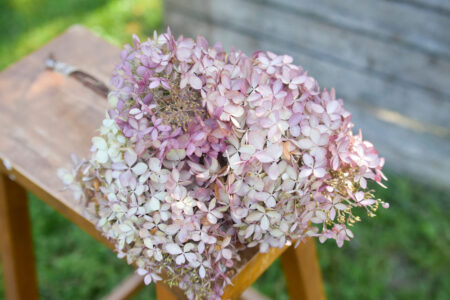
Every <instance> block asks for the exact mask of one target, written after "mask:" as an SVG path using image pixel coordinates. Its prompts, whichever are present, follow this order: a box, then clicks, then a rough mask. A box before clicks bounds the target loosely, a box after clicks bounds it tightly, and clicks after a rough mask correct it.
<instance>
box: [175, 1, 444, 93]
mask: <svg viewBox="0 0 450 300" xmlns="http://www.w3.org/2000/svg"><path fill="white" fill-rule="evenodd" d="M167 5H169V9H170V7H171V6H173V7H174V8H175V9H178V10H183V11H187V12H189V11H190V12H195V14H196V15H199V16H200V17H201V18H205V19H206V18H209V19H211V20H213V22H214V23H216V24H220V25H222V26H225V27H227V26H231V27H235V28H238V29H244V30H246V31H249V32H252V33H254V34H256V35H258V36H259V37H260V38H261V39H266V40H272V41H273V43H277V42H278V41H279V40H282V41H284V42H287V43H289V44H292V45H293V46H295V47H300V48H302V49H304V50H306V51H310V52H312V53H314V54H315V55H316V56H317V57H321V58H322V59H324V60H328V61H331V62H334V63H336V64H340V65H345V66H346V68H351V69H354V70H357V71H360V72H364V73H372V74H373V75H375V76H380V77H382V78H384V79H385V80H396V81H401V82H402V83H403V84H405V85H413V86H418V87H422V88H424V89H429V90H432V91H435V92H437V93H440V94H445V95H446V96H447V97H446V98H448V99H450V84H449V80H450V79H449V78H450V60H448V59H445V58H442V57H435V56H432V55H430V54H427V53H423V52H420V51H415V50H414V49H411V48H410V47H405V46H403V45H400V44H398V43H392V41H390V40H380V39H374V38H373V37H370V36H367V35H365V34H361V33H355V32H353V31H349V30H347V29H345V28H341V27H337V26H334V25H332V24H327V23H324V22H322V21H321V20H320V19H318V18H316V17H314V16H309V15H306V16H299V15H297V14H295V13H292V12H290V11H282V10H277V9H273V7H271V6H268V5H265V4H260V3H257V2H246V1H244V2H243V1H240V0H228V1H226V2H225V1H220V0H189V1H182V2H180V1H176V0H168V1H167ZM280 20H283V21H282V22H280ZM449 26H450V23H449Z"/></svg>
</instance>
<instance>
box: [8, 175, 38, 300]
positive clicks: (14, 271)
mask: <svg viewBox="0 0 450 300" xmlns="http://www.w3.org/2000/svg"><path fill="white" fill-rule="evenodd" d="M0 232H1V233H0V243H1V254H2V266H3V275H4V282H5V290H6V299H9V300H34V299H38V298H39V292H38V285H37V279H36V267H35V263H34V254H33V241H32V237H31V222H30V216H29V212H28V200H27V194H26V191H25V189H24V188H23V187H21V186H20V185H19V184H17V183H16V182H14V181H12V180H10V179H9V178H8V177H7V175H5V174H2V173H0Z"/></svg>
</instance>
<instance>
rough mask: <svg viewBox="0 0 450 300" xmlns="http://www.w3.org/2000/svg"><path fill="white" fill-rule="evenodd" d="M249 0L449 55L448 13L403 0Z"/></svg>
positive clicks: (449, 56)
mask: <svg viewBox="0 0 450 300" xmlns="http://www.w3.org/2000/svg"><path fill="white" fill-rule="evenodd" d="M250 1H257V2H261V3H267V4H270V5H271V7H272V8H274V9H284V10H290V11H292V12H296V13H301V14H302V15H310V14H313V15H316V16H318V17H321V18H322V19H324V20H328V21H330V22H332V23H333V24H335V25H336V26H341V27H345V28H348V29H350V30H354V31H357V32H366V33H367V34H370V35H373V36H375V37H378V38H381V39H387V40H390V41H391V42H393V43H401V44H404V45H407V46H409V47H413V48H417V49H419V50H422V51H426V52H429V53H434V54H436V55H441V56H445V57H447V58H450V35H449V34H448V31H447V28H450V19H449V17H448V14H441V13H436V11H433V10H427V9H421V8H420V7H417V6H413V5H405V3H404V2H403V1H385V0H379V1H373V0H343V1H334V0H315V1H308V0H299V1H291V0H250ZM405 1H408V0H405ZM423 1H428V0H423ZM438 1H442V0H438ZM443 1H446V0H443ZM447 3H448V1H447Z"/></svg>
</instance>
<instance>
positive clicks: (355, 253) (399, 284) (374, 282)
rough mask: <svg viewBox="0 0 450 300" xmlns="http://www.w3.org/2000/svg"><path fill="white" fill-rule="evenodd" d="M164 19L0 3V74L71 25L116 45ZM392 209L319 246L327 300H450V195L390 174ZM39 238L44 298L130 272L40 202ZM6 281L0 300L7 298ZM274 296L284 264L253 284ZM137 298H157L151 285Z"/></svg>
mask: <svg viewBox="0 0 450 300" xmlns="http://www.w3.org/2000/svg"><path fill="white" fill-rule="evenodd" d="M161 22H162V4H161V1H158V0H136V1H126V0H117V1H106V0H95V1H94V0H66V1H62V0H34V1H33V0H28V1H27V0H16V1H11V0H0V28H2V30H1V31H0V70H1V69H3V68H5V67H6V66H8V65H9V64H11V63H13V62H15V61H17V60H18V59H19V58H21V57H22V56H24V55H26V54H28V53H29V52H31V51H33V50H35V49H37V48H39V47H40V46H42V45H43V44H44V43H45V42H47V41H49V40H50V39H52V38H53V37H54V36H56V35H57V34H59V33H61V32H62V31H64V30H65V29H66V28H67V27H68V26H70V25H71V24H74V23H78V24H84V25H85V26H87V27H89V28H90V29H91V30H93V31H95V32H97V33H98V34H100V35H101V36H102V37H104V38H106V39H108V40H109V41H111V42H113V43H115V44H122V43H124V42H129V41H130V34H131V33H134V32H136V33H138V34H140V35H142V36H143V35H149V34H151V33H152V31H153V29H155V28H159V27H160V25H161ZM388 175H389V177H390V181H389V183H388V186H389V189H387V190H384V189H380V188H377V190H378V195H379V196H380V197H381V198H383V199H384V200H386V201H388V202H390V203H391V208H390V209H388V210H383V209H381V210H380V212H379V214H378V216H377V217H376V218H375V219H368V218H365V219H364V220H363V221H364V222H362V223H360V224H357V225H356V226H355V228H354V233H355V236H356V237H355V239H354V240H353V241H351V242H350V243H347V244H345V245H344V247H343V248H337V246H336V245H335V243H333V242H332V241H329V242H327V243H325V244H323V245H318V247H317V248H318V252H319V258H320V263H321V266H322V272H323V277H324V279H325V284H326V292H327V295H328V297H329V299H358V298H359V299H447V298H448V295H450V285H449V284H448V282H450V275H449V274H450V273H449V272H448V269H449V268H450V231H449V230H448V228H449V225H450V224H449V221H448V211H449V209H450V207H449V205H450V204H449V199H450V194H449V193H448V192H445V191H441V190H438V189H434V188H431V187H428V186H424V185H421V184H418V183H416V182H414V181H411V180H409V179H407V178H405V177H401V176H398V175H394V174H388ZM30 210H31V217H32V223H33V237H34V244H35V253H36V259H37V269H38V276H39V288H40V293H41V298H42V299H58V300H59V299H99V298H101V297H102V296H104V295H106V294H107V293H108V292H109V291H110V290H111V289H112V288H113V287H114V286H115V285H116V284H117V283H119V282H120V281H121V280H122V279H123V278H125V277H126V276H127V275H128V274H130V273H131V272H132V268H131V267H130V266H128V265H127V264H126V263H125V262H124V261H122V260H120V259H118V258H116V256H115V255H114V254H113V253H112V252H111V251H109V250H108V249H107V248H105V247H104V246H102V245H100V244H99V243H97V242H96V241H95V240H94V239H92V238H91V237H90V236H88V235H87V234H86V233H84V232H82V231H81V229H79V228H77V227H76V226H75V225H73V224H71V223H70V222H68V221H67V220H66V219H64V218H63V217H62V216H60V215H59V214H58V213H56V212H55V211H53V210H52V209H51V208H49V207H48V206H47V205H45V204H44V203H42V202H41V201H40V200H39V199H37V198H36V197H34V196H31V197H30ZM2 282H3V280H2V278H1V275H0V299H2V297H3V295H4V290H3V284H2ZM255 287H256V288H257V289H259V290H260V291H262V292H263V293H265V294H266V295H268V296H269V297H270V298H272V299H277V300H278V299H279V300H283V299H288V297H287V294H286V287H285V282H284V279H283V275H282V271H281V267H280V262H279V261H276V262H275V263H274V264H273V265H272V267H271V268H270V269H269V270H268V271H267V272H266V273H265V274H264V275H263V276H262V277H261V278H260V279H259V280H258V281H257V282H256V284H255ZM136 299H154V289H153V287H147V288H145V289H144V290H142V292H141V293H140V294H139V295H138V296H137V297H136Z"/></svg>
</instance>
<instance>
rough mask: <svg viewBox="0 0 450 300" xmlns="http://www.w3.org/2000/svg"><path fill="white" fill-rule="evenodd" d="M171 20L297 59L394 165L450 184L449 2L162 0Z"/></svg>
mask: <svg viewBox="0 0 450 300" xmlns="http://www.w3.org/2000/svg"><path fill="white" fill-rule="evenodd" d="M165 20H166V24H167V25H168V26H170V27H171V29H172V31H173V32H174V33H175V34H183V35H185V36H190V37H196V36H197V35H198V34H201V35H204V36H205V37H207V38H208V40H209V41H210V42H217V41H221V42H222V43H223V44H224V46H225V47H226V48H228V49H230V48H231V47H232V46H235V47H236V48H239V49H242V50H244V51H246V52H247V53H249V54H250V53H251V52H252V51H255V50H270V51H273V52H275V53H279V54H284V53H286V54H289V55H291V56H293V57H294V59H295V62H296V63H297V64H300V65H302V66H303V67H304V68H305V69H306V70H309V71H310V72H309V73H310V74H311V75H312V76H314V77H315V78H317V80H318V81H319V83H320V84H321V86H322V87H326V88H331V87H335V88H336V90H337V94H338V96H339V97H341V98H344V99H345V100H346V107H347V109H348V110H350V111H351V112H352V113H353V115H354V117H353V118H354V121H355V124H357V126H358V127H361V128H362V129H363V132H364V133H365V137H366V138H367V139H370V140H371V141H373V142H374V143H375V145H376V146H377V148H378V149H379V150H380V152H381V154H382V155H383V156H385V157H386V159H387V165H388V166H389V168H390V169H393V170H396V171H398V172H402V173H407V174H411V175H413V176H415V177H417V178H420V179H421V180H425V181H428V182H433V183H437V184H439V185H443V186H447V187H449V186H450V184H449V183H450V1H448V0H428V1H427V0H339V1H336V0H314V1H310V0H299V1H296V0H226V1H224V0H181V1H179V0H166V1H165ZM356 129H357V128H356Z"/></svg>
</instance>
